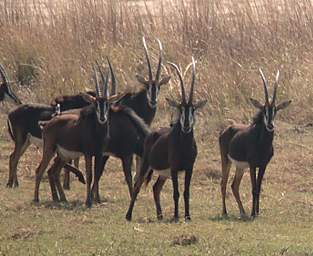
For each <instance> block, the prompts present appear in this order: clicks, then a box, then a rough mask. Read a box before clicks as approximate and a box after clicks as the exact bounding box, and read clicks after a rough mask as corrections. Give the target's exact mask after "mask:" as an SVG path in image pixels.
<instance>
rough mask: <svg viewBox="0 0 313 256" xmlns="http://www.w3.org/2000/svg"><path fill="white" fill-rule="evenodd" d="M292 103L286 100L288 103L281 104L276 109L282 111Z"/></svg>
mask: <svg viewBox="0 0 313 256" xmlns="http://www.w3.org/2000/svg"><path fill="white" fill-rule="evenodd" d="M290 103H291V100H286V101H283V102H281V103H279V104H278V105H277V107H276V111H279V110H282V109H284V108H286V107H288V106H289V104H290Z"/></svg>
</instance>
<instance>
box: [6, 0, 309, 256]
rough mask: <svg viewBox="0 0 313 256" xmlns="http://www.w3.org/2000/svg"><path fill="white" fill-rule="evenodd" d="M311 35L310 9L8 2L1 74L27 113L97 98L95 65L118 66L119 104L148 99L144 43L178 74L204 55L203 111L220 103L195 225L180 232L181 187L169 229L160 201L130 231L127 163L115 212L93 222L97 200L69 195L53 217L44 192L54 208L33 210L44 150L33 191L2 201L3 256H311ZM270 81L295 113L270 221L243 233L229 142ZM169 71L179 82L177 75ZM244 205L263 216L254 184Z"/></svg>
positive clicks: (103, 209) (26, 182) (118, 178)
mask: <svg viewBox="0 0 313 256" xmlns="http://www.w3.org/2000/svg"><path fill="white" fill-rule="evenodd" d="M312 29H313V6H312V2H311V1H309V0H297V1H296V0H288V1H287V0H255V1H252V0H238V1H230V0H211V1H207V0H194V1H188V0H163V1H162V0H160V1H157V0H155V1H147V2H143V1H127V0H107V1H100V0H90V1H85V0H68V1H65V0H63V1H61V0H59V1H52V0H44V1H39V0H32V1H31V0H2V1H0V34H1V37H0V62H1V63H3V64H4V65H5V67H6V68H7V69H8V72H9V74H10V76H11V78H12V80H18V81H19V84H18V86H16V87H15V88H14V89H15V90H17V91H18V92H17V94H18V95H19V96H20V97H22V98H23V100H24V102H49V101H50V100H51V98H52V97H53V96H56V95H59V94H65V93H73V92H77V91H80V90H83V89H84V87H91V86H92V85H91V81H90V64H91V63H92V62H93V61H94V60H96V59H102V60H103V61H104V56H106V55H108V56H110V59H111V61H112V63H113V64H114V67H115V70H116V74H117V77H118V81H119V86H120V87H119V88H120V90H124V89H125V88H126V87H136V86H137V83H136V81H135V73H143V74H145V69H146V67H145V61H144V58H143V51H142V45H141V37H142V36H143V35H145V36H146V37H147V38H148V41H149V46H150V49H151V50H150V52H151V54H152V57H153V60H154V62H156V59H157V54H158V49H157V45H156V44H155V43H153V39H154V38H155V37H157V38H160V39H161V41H162V42H163V45H164V49H165V58H166V59H167V60H171V61H174V62H178V63H180V64H181V65H182V66H184V65H186V64H187V63H189V61H190V59H191V55H194V56H195V57H196V59H197V60H198V64H197V71H198V77H197V81H198V84H197V95H198V99H199V98H207V99H208V105H207V107H206V108H205V109H204V110H203V112H202V113H200V114H199V118H198V123H197V137H198V138H197V141H198V144H199V148H200V152H199V157H198V160H197V164H196V168H195V176H194V179H193V184H192V189H191V190H192V202H191V209H192V217H193V222H192V223H191V224H188V225H185V224H183V223H180V224H177V225H176V224H170V223H168V220H169V219H170V217H171V215H172V206H173V202H172V199H171V198H172V196H171V186H170V183H169V182H168V184H167V185H166V187H165V191H164V193H163V195H162V203H163V205H164V210H165V215H166V219H165V221H164V222H162V223H158V222H156V221H155V213H154V209H153V207H152V205H153V202H152V194H151V191H150V189H148V191H146V192H143V193H141V195H140V196H139V197H140V199H139V201H138V204H137V205H136V208H135V211H134V222H132V223H131V224H127V225H125V221H124V214H125V211H126V206H127V204H128V195H127V189H126V185H125V184H124V182H123V177H122V172H120V171H119V169H120V165H119V164H117V162H116V161H115V162H110V165H109V166H110V169H109V172H108V174H107V176H106V177H105V178H104V179H103V181H102V182H103V183H102V189H103V191H102V193H103V194H105V197H106V198H107V199H108V202H106V203H104V204H101V205H99V206H97V207H95V208H93V209H92V210H86V209H85V208H84V206H83V199H84V187H83V186H80V185H79V184H77V183H76V182H74V183H73V190H72V191H70V192H69V193H68V199H69V201H70V202H71V203H69V204H66V205H54V204H51V203H50V192H49V189H48V185H47V184H46V183H44V185H43V187H42V190H41V196H42V198H43V202H42V204H40V206H39V207H38V206H34V205H31V204H30V200H31V198H32V192H33V186H34V184H33V183H34V169H35V168H36V166H37V164H38V160H39V158H40V154H39V153H36V152H35V150H33V152H28V153H27V154H26V156H25V157H24V158H23V159H22V161H21V165H20V167H19V174H20V177H21V183H22V186H21V187H20V188H19V189H16V190H7V189H2V192H1V195H0V201H1V205H0V216H1V218H0V255H19V254H21V253H23V254H24V255H25V254H29V255H35V254H38V255H56V254H58V255H68V254H81V255H125V254H126V253H128V254H129V252H131V253H132V254H138V255H174V254H175V255H204V254H208V255H256V254H260V255H312V254H313V244H312V239H311V237H312V230H311V224H312V220H313V219H312V216H313V215H312V212H313V208H312V207H313V189H312V185H313V184H312V180H313V179H312V178H313V177H312V163H311V155H312V150H313V147H312V146H311V145H312V128H311V127H306V128H303V126H302V125H303V124H306V123H309V122H311V120H312V111H310V110H311V108H312V107H313V101H312V96H313V95H312V91H313V90H312V89H311V81H313V72H312V71H311V69H312V68H313V51H312V50H313V49H312V48H313V47H312V46H313V33H312ZM259 67H262V68H263V70H264V71H265V73H266V74H267V75H268V76H269V78H270V80H271V81H272V80H273V77H274V74H275V73H276V70H277V69H280V70H281V82H280V89H279V91H278V93H279V96H278V97H279V99H281V100H283V99H286V98H290V99H292V100H293V103H292V106H291V107H290V108H289V109H288V110H286V111H284V112H283V113H281V114H280V116H279V118H280V120H283V122H279V124H278V126H279V127H280V128H281V129H280V130H279V131H278V133H277V135H278V136H277V140H276V141H275V150H276V155H275V158H274V159H273V161H272V162H271V164H270V166H269V170H268V171H267V174H266V180H265V183H264V191H263V194H262V207H261V209H262V210H263V211H262V216H261V217H260V218H258V219H257V220H256V221H248V222H242V221H240V220H239V219H237V216H238V215H237V213H238V212H237V207H236V205H235V201H234V199H233V197H232V195H231V194H230V193H229V197H228V204H229V208H230V212H231V213H232V214H234V215H232V216H231V217H230V218H229V219H223V218H221V217H220V215H219V213H220V211H221V206H220V192H219V180H220V162H219V154H218V150H217V143H216V136H217V134H218V131H219V129H220V128H221V127H223V126H224V125H225V122H224V121H223V120H225V119H226V118H232V119H235V120H243V121H247V120H248V119H249V118H250V117H251V115H252V112H253V109H252V107H251V106H250V105H249V103H248V99H249V97H251V96H253V97H255V98H258V99H262V98H263V92H262V87H261V80H260V78H259V76H258V74H257V69H258V68H259ZM163 70H164V72H169V70H168V68H167V67H166V66H165V67H164V69H163ZM177 91H178V90H177V85H176V82H175V79H172V81H171V83H170V85H169V87H168V88H163V89H162V95H161V102H160V108H159V110H158V116H157V120H156V122H155V123H154V126H156V127H157V126H160V125H163V124H166V125H167V124H168V123H169V118H164V114H165V113H167V111H165V108H166V106H165V101H164V100H163V99H164V98H165V96H166V95H172V96H174V97H177ZM160 116H162V118H160ZM3 119H5V118H3ZM295 126H297V127H296V128H295ZM0 134H1V135H2V136H1V141H2V142H3V143H1V145H0V147H1V148H0V150H1V156H0V185H1V187H4V185H5V182H6V179H7V169H8V156H9V153H10V151H11V150H12V145H11V143H10V142H9V140H8V138H7V137H8V136H7V134H6V128H5V125H4V123H1V131H0ZM113 167H114V168H113ZM113 169H114V170H113ZM115 169H118V170H116V171H115ZM246 176H247V175H246ZM242 195H243V201H244V202H245V206H246V207H248V206H250V204H251V202H250V186H249V182H248V178H247V177H245V179H244V186H243V187H242Z"/></svg>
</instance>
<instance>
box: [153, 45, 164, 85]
mask: <svg viewBox="0 0 313 256" xmlns="http://www.w3.org/2000/svg"><path fill="white" fill-rule="evenodd" d="M157 41H158V44H159V49H160V57H159V64H158V69H157V73H156V78H155V80H156V81H159V80H160V76H161V69H162V61H163V47H162V43H161V41H160V40H159V39H157Z"/></svg>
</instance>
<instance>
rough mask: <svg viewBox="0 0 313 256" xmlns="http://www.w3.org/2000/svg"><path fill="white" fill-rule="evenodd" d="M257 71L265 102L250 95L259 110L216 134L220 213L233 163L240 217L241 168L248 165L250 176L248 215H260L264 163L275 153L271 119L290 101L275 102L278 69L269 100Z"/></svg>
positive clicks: (233, 189) (264, 84)
mask: <svg viewBox="0 0 313 256" xmlns="http://www.w3.org/2000/svg"><path fill="white" fill-rule="evenodd" d="M259 71H260V74H261V78H262V80H263V87H264V94H265V104H264V105H263V104H261V103H260V102H259V101H258V100H255V99H252V98H250V101H251V103H252V105H253V106H254V107H256V108H257V109H258V112H257V114H256V115H255V116H254V118H253V121H252V123H251V124H250V125H243V124H233V125H230V126H229V127H227V128H226V129H225V130H224V131H223V132H222V133H221V134H220V136H219V145H220V152H221V158H222V159H221V160H222V182H221V192H222V202H223V215H227V210H226V204H225V196H226V186H227V181H228V176H229V171H230V167H231V164H232V163H234V165H235V166H236V173H235V177H234V180H233V183H232V185H231V187H232V191H233V194H234V196H235V198H236V201H237V204H238V207H239V210H240V215H241V216H242V217H245V216H246V214H245V210H244V208H243V205H242V202H241V199H240V194H239V186H240V182H241V179H242V176H243V174H244V169H246V168H250V178H251V184H252V196H253V203H252V211H251V216H252V217H255V216H257V215H258V214H259V200H260V192H261V184H262V179H263V176H264V173H265V169H266V166H267V165H268V163H269V162H270V160H271V158H272V156H273V154H274V151H273V138H274V118H275V116H276V114H277V112H278V111H280V110H282V109H284V108H286V107H288V106H289V104H290V103H291V101H290V100H287V101H284V102H282V103H280V104H278V105H276V103H275V102H276V95H277V87H278V78H279V72H277V75H276V80H275V83H274V93H273V99H272V100H271V102H270V99H269V96H268V86H267V81H266V78H265V77H264V74H263V72H262V70H261V69H260V70H259ZM257 168H259V172H258V175H257V177H256V169H257Z"/></svg>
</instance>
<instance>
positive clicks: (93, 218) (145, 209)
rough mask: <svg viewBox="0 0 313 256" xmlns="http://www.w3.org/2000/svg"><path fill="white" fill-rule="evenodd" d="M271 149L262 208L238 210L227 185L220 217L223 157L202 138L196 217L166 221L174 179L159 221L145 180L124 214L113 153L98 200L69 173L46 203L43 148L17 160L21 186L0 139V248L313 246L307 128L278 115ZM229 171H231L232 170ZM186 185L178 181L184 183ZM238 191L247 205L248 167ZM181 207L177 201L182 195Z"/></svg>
mask: <svg viewBox="0 0 313 256" xmlns="http://www.w3.org/2000/svg"><path fill="white" fill-rule="evenodd" d="M278 127H279V130H278V132H277V137H276V140H275V150H276V155H275V157H274V158H273V160H272V162H271V164H270V165H269V167H268V170H267V173H266V176H265V181H264V185H263V191H262V196H261V216H260V217H259V218H257V219H255V220H246V221H244V220H241V219H239V212H238V209H237V205H236V203H235V200H234V197H233V195H232V194H231V189H230V186H229V187H228V196H227V205H228V210H229V217H228V218H224V217H222V216H221V214H220V213H221V196H220V187H219V182H220V166H219V165H220V162H219V158H218V157H217V156H218V151H217V143H216V142H215V141H212V140H211V139H208V141H207V142H206V144H205V145H201V146H200V151H199V157H198V160H197V163H196V166H195V171H194V172H195V174H194V176H193V180H192V187H191V214H192V222H190V223H184V222H183V220H181V221H180V222H179V223H177V224H175V223H171V222H170V220H171V217H172V214H173V200H172V188H171V183H170V182H167V184H166V185H165V189H164V191H163V193H162V195H161V201H162V202H161V203H162V206H163V210H164V217H165V218H164V220H163V221H160V222H159V221H157V219H156V214H155V209H154V203H153V196H152V191H151V186H149V187H148V188H147V189H146V190H143V191H141V193H140V194H139V199H138V201H137V204H136V206H135V209H134V214H133V221H132V222H130V223H128V222H126V220H125V219H124V217H125V213H126V210H127V206H128V203H129V198H128V192H127V191H128V189H127V185H126V183H125V182H124V177H123V174H122V171H121V166H120V163H119V162H118V161H116V160H110V163H109V165H108V166H109V168H108V170H107V172H106V174H105V175H104V177H103V178H102V181H101V194H102V196H103V197H104V198H105V199H106V200H105V201H104V202H103V203H102V204H100V205H96V206H94V207H93V208H92V209H86V208H85V206H84V199H85V187H84V186H83V185H81V184H79V183H78V182H77V181H73V182H72V189H71V191H69V192H67V198H68V201H69V203H67V204H54V203H52V202H51V197H50V189H49V185H48V183H47V180H44V182H43V183H42V187H41V190H40V196H41V203H40V204H39V205H34V204H32V202H31V200H32V196H33V189H34V169H35V168H36V166H37V164H38V162H39V159H40V154H39V152H36V150H34V149H35V148H33V150H29V151H28V152H27V153H26V156H24V157H23V159H22V161H21V165H20V167H19V178H20V187H19V188H18V189H5V188H4V186H5V182H6V179H7V174H8V170H7V163H8V155H9V153H10V151H11V150H12V144H11V143H10V142H9V141H8V139H7V138H4V137H2V138H1V140H2V142H4V143H1V152H2V153H1V162H0V163H1V165H0V182H1V186H2V188H3V189H2V192H1V195H0V200H1V206H0V216H1V220H0V222H1V225H0V252H1V253H2V255H20V254H23V255H69V254H72V255H73V254H74V255H126V254H129V253H131V254H134V255H135V254H139V255H256V254H259V255H312V254H313V243H312V239H311V238H312V235H313V231H312V228H311V223H312V221H313V190H312V185H313V184H312V180H313V167H312V163H311V153H312V151H311V150H312V149H311V145H312V133H313V130H312V128H311V127H307V128H303V127H300V128H299V127H298V128H297V129H295V125H294V124H289V123H285V122H279V123H278ZM232 174H234V171H232ZM182 189H183V187H182V186H181V191H182ZM241 195H242V199H243V202H244V205H245V208H246V209H247V210H249V209H250V206H251V193H250V182H249V175H247V174H246V175H245V176H244V179H243V183H242V187H241ZM180 213H181V216H183V200H181V201H180Z"/></svg>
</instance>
